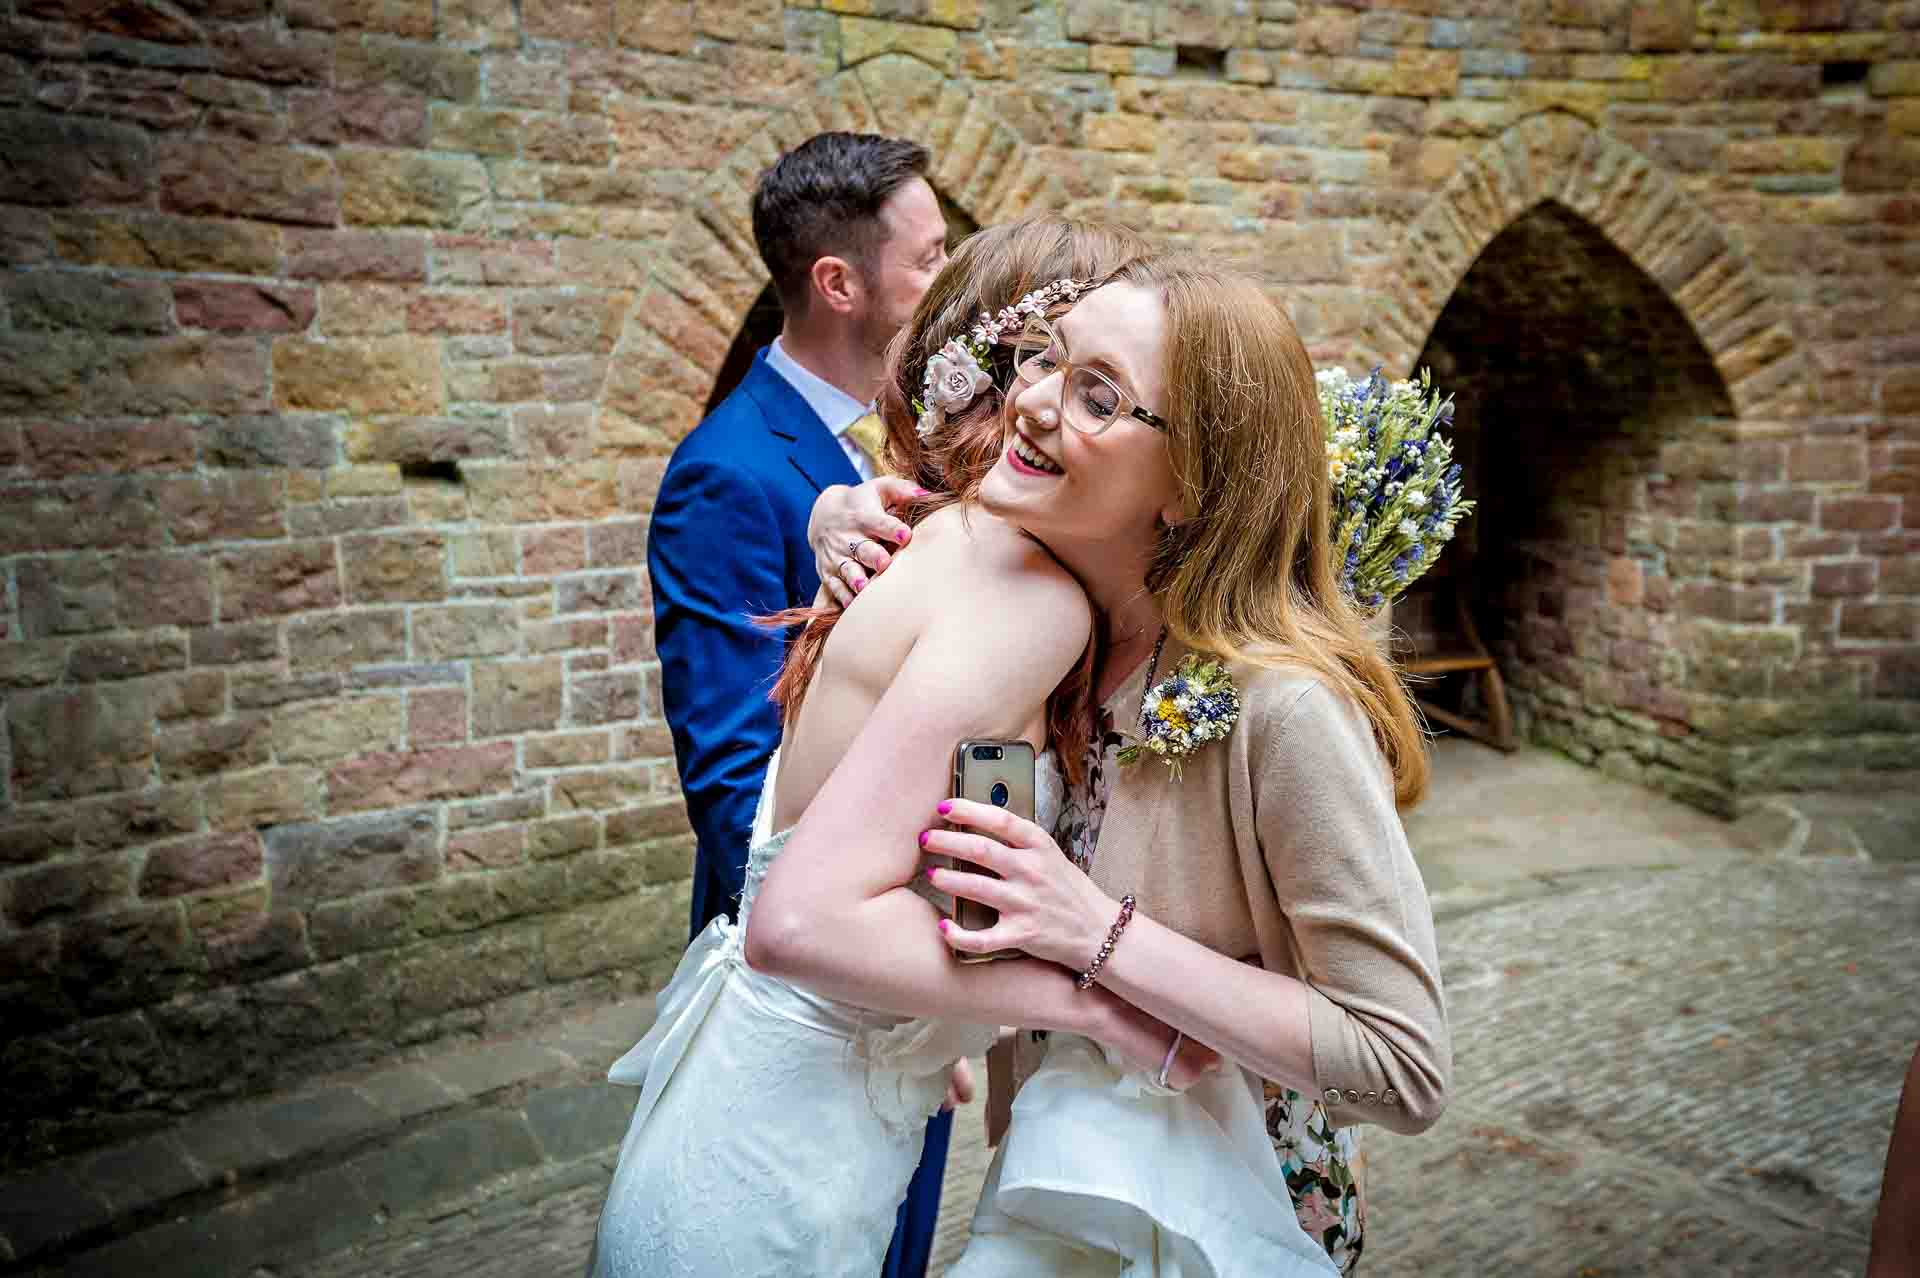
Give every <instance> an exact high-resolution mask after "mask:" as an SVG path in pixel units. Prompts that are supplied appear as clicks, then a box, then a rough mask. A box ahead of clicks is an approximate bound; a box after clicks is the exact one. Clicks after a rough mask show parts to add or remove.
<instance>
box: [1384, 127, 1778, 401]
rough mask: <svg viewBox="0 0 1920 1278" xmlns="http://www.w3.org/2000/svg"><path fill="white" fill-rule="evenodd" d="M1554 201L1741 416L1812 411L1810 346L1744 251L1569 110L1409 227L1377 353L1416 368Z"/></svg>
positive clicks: (1471, 171)
mask: <svg viewBox="0 0 1920 1278" xmlns="http://www.w3.org/2000/svg"><path fill="white" fill-rule="evenodd" d="M1546 201H1553V202H1554V203H1557V204H1560V205H1562V206H1564V207H1565V208H1567V209H1570V210H1571V211H1573V212H1574V213H1576V214H1578V215H1579V216H1581V217H1582V218H1584V219H1586V220H1587V221H1588V222H1589V223H1591V224H1592V225H1593V226H1594V227H1595V228H1596V229H1597V230H1599V231H1600V232H1601V233H1602V234H1603V235H1605V236H1606V237H1607V238H1608V239H1609V240H1610V241H1612V242H1613V244H1614V245H1615V246H1616V247H1618V248H1619V249H1620V251H1621V252H1622V253H1623V254H1625V255H1626V257H1627V258H1628V259H1629V260H1630V261H1632V262H1633V263H1634V264H1635V265H1636V266H1638V267H1639V268H1640V269H1641V270H1643V271H1645V272H1646V273H1647V275H1648V276H1649V277H1650V278H1651V279H1652V280H1653V281H1654V282H1655V283H1656V284H1657V285H1659V287H1660V288H1661V290H1662V291H1663V292H1664V293H1665V294H1666V295H1667V297H1668V298H1669V299H1671V300H1672V302H1673V303H1674V305H1675V306H1676V307H1678V308H1679V310H1680V313H1681V314H1682V315H1684V316H1685V317H1686V319H1687V321H1688V323H1689V324H1691V325H1692V327H1693V330H1694V332H1695V334H1696V335H1697V336H1698V337H1699V338H1700V342H1701V345H1702V346H1703V347H1704V348H1705V349H1706V351H1707V354H1708V356H1709V357H1710V358H1711V359H1712V361H1713V365H1714V367H1715V369H1716V370H1717V371H1718V372H1719V374H1720V377H1721V380H1722V381H1723V382H1724V383H1725V385H1726V387H1727V391H1728V395H1729V397H1730V398H1731V399H1732V401H1733V404H1734V407H1735V409H1736V411H1738V412H1739V413H1740V415H1741V416H1743V417H1750V416H1758V415H1765V416H1795V415H1799V414H1800V413H1803V412H1805V411H1807V407H1808V406H1807V404H1806V402H1805V392H1806V388H1807V386H1808V385H1809V379H1808V378H1807V377H1806V376H1805V373H1806V361H1805V356H1804V354H1803V353H1802V351H1801V349H1800V343H1799V341H1798V339H1797V338H1796V336H1795V335H1794V332H1793V330H1792V328H1791V326H1790V325H1789V323H1788V320H1787V317H1786V313H1785V312H1784V310H1783V309H1782V308H1781V307H1780V305H1779V303H1778V301H1777V300H1776V299H1775V298H1774V297H1773V296H1772V294H1771V292H1770V291H1769V290H1768V289H1767V287H1766V285H1765V283H1764V282H1763V281H1762V280H1761V278H1760V277H1759V275H1758V274H1757V273H1756V272H1755V271H1754V269H1753V267H1752V265H1751V263H1749V262H1748V261H1747V258H1746V255H1745V254H1744V253H1743V252H1742V251H1741V249H1740V248H1739V246H1738V245H1736V244H1734V243H1733V242H1731V241H1730V240H1728V239H1727V237H1726V236H1725V235H1724V234H1722V232H1721V231H1720V229H1719V227H1718V226H1717V225H1716V223H1715V221H1714V219H1713V218H1712V217H1711V216H1710V215H1709V214H1708V213H1707V212H1706V211H1705V210H1704V209H1703V208H1701V207H1700V206H1699V204H1698V203H1697V202H1696V201H1695V200H1693V198H1692V197H1691V196H1689V195H1688V194H1687V192H1686V191H1685V190H1684V189H1682V188H1681V187H1680V186H1679V184H1678V183H1676V182H1675V181H1674V180H1673V178H1672V177H1671V176H1669V175H1668V174H1667V173H1666V172H1665V171H1664V170H1662V169H1661V168H1660V167H1659V166H1658V165H1656V164H1654V163H1653V162H1652V161H1650V160H1648V159H1647V157H1646V156H1644V155H1642V154H1641V153H1640V152H1639V151H1637V150H1635V149H1634V148H1633V147H1631V146H1629V145H1627V144H1626V143H1624V142H1622V141H1620V140H1619V139H1618V138H1615V137H1613V136H1611V135H1610V134H1608V133H1606V132H1605V131H1603V130H1601V129H1597V128H1595V127H1593V126H1592V125H1591V124H1588V123H1587V122H1586V121H1584V120H1581V119H1579V118H1577V117H1574V116H1571V115H1566V114H1564V113H1560V112H1547V113H1543V114H1541V115H1536V116H1531V117H1529V118H1528V119H1526V120H1523V121H1520V122H1519V123H1517V124H1515V125H1513V126H1511V127H1510V128H1508V129H1507V130H1506V132H1505V133H1503V134H1501V135H1500V136H1499V137H1497V138H1494V139H1492V140H1491V141H1489V142H1487V143H1486V144H1485V145H1484V146H1482V147H1481V148H1480V149H1479V151H1477V152H1476V153H1474V154H1473V155H1471V156H1469V157H1468V158H1467V160H1466V161H1465V162H1464V163H1463V164H1462V165H1461V166H1460V168H1459V169H1458V170H1457V171H1456V172H1455V173H1454V174H1453V176H1452V177H1451V178H1450V179H1449V180H1448V181H1447V182H1446V184H1445V185H1444V186H1442V187H1441V188H1440V189H1439V190H1438V191H1437V192H1435V193H1434V195H1433V197H1432V198H1431V199H1430V200H1428V202H1427V204H1426V206H1425V207H1424V208H1423V209H1422V210H1421V211H1420V213H1419V214H1418V215H1416V216H1415V217H1414V218H1413V220H1412V221H1411V222H1410V223H1409V224H1408V225H1407V229H1406V231H1405V233H1404V235H1403V238H1402V243H1401V252H1400V254H1399V255H1398V256H1397V258H1396V259H1395V261H1396V265H1397V269H1396V271H1395V273H1394V275H1393V277H1392V278H1391V279H1390V280H1389V282H1388V286H1387V298H1386V304H1385V306H1384V307H1383V310H1382V313H1381V316H1380V320H1379V322H1378V323H1377V324H1376V325H1375V327H1374V329H1373V331H1372V332H1371V333H1370V334H1369V336H1370V338H1371V341H1370V342H1369V346H1370V348H1371V350H1372V351H1373V352H1375V353H1377V354H1379V355H1380V356H1381V357H1383V360H1384V362H1385V363H1387V364H1388V365H1389V366H1391V367H1394V368H1396V369H1399V370H1403V371H1404V370H1406V369H1409V368H1410V367H1411V365H1412V362H1413V360H1414V359H1415V358H1416V357H1417V356H1418V354H1419V352H1420V350H1421V348H1422V347H1424V346H1425V344H1426V340H1427V338H1428V336H1429V335H1430V334H1431V333H1432V331H1433V327H1434V325H1435V324H1436V323H1438V322H1439V319H1440V314H1441V312H1442V311H1443V310H1444V309H1445V308H1446V304H1447V302H1448V300H1449V299H1451V297H1452V296H1453V293H1454V290H1455V289H1456V288H1458V287H1459V284H1460V281H1461V279H1462V278H1464V277H1465V275H1466V273H1467V271H1468V270H1469V269H1471V267H1472V266H1473V263H1474V262H1475V261H1476V260H1477V259H1478V258H1479V256H1480V254H1481V253H1482V252H1483V251H1484V250H1485V249H1486V247H1487V245H1488V244H1489V243H1490V242H1491V241H1492V240H1493V238H1494V237H1495V236H1497V235H1499V234H1500V232H1501V231H1503V230H1505V229H1506V228H1507V227H1508V226H1510V225H1512V223H1513V222H1514V220H1515V219H1516V218H1518V217H1521V216H1522V215H1524V214H1525V213H1526V212H1527V211H1528V210H1530V209H1532V208H1534V207H1536V206H1538V205H1539V204H1541V203H1544V202H1546Z"/></svg>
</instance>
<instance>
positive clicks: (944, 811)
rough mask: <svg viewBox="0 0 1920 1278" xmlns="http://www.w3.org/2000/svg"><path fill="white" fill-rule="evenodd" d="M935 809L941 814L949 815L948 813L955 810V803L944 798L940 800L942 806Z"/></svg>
mask: <svg viewBox="0 0 1920 1278" xmlns="http://www.w3.org/2000/svg"><path fill="white" fill-rule="evenodd" d="M934 811H935V812H938V813H939V814H940V815H941V816H945V815H947V813H949V812H951V811H953V804H951V803H948V802H947V801H946V800H944V799H943V800H941V802H940V806H939V807H937V808H935V809H934Z"/></svg>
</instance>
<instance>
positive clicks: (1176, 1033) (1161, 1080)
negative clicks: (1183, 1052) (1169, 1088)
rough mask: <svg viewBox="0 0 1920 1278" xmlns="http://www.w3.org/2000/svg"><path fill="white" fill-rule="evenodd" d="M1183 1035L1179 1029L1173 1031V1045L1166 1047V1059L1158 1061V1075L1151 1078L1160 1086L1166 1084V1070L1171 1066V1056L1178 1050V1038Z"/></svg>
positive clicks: (1183, 1036) (1181, 1037)
mask: <svg viewBox="0 0 1920 1278" xmlns="http://www.w3.org/2000/svg"><path fill="white" fill-rule="evenodd" d="M1185 1037H1186V1035H1184V1034H1182V1033H1181V1032H1180V1031H1179V1030H1175V1031H1174V1032H1173V1046H1171V1047H1169V1048H1168V1049H1167V1059H1165V1060H1163V1061H1161V1062H1160V1077H1158V1078H1156V1079H1154V1080H1153V1081H1154V1082H1156V1083H1158V1084H1159V1085H1160V1086H1162V1087H1165V1086H1166V1085H1167V1071H1169V1070H1171V1069H1172V1068H1173V1058H1174V1056H1175V1055H1176V1054H1178V1052H1179V1051H1180V1040H1181V1039H1183V1038H1185Z"/></svg>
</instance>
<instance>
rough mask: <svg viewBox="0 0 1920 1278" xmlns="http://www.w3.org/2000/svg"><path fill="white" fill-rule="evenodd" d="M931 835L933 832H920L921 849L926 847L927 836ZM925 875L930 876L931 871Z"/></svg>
mask: <svg viewBox="0 0 1920 1278" xmlns="http://www.w3.org/2000/svg"><path fill="white" fill-rule="evenodd" d="M932 833H933V831H931V830H922V831H920V846H921V847H923V848H924V847H925V846H927V836H929V835H931V834H932ZM927 873H928V874H932V873H933V871H932V870H928V871H927Z"/></svg>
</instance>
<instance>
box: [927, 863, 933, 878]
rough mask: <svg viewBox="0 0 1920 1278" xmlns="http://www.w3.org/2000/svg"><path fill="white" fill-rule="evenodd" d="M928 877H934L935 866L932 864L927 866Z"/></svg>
mask: <svg viewBox="0 0 1920 1278" xmlns="http://www.w3.org/2000/svg"><path fill="white" fill-rule="evenodd" d="M927 877H928V878H929V879H931V878H932V877H933V867H932V866H928V867H927Z"/></svg>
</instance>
